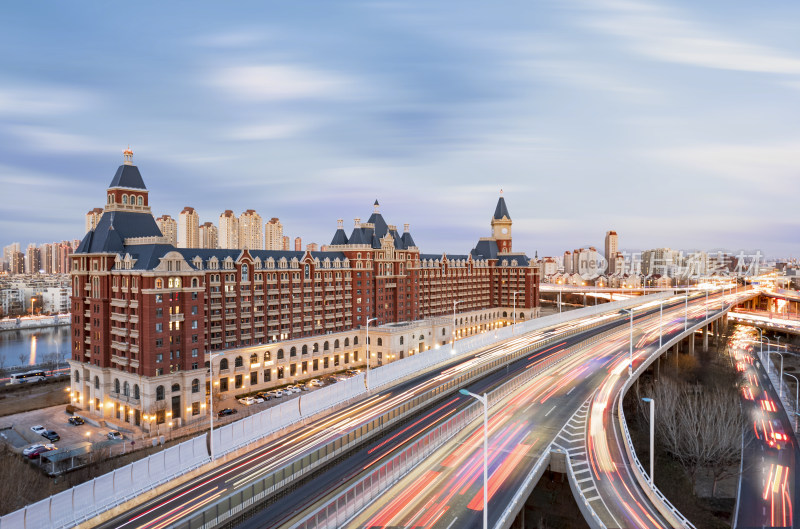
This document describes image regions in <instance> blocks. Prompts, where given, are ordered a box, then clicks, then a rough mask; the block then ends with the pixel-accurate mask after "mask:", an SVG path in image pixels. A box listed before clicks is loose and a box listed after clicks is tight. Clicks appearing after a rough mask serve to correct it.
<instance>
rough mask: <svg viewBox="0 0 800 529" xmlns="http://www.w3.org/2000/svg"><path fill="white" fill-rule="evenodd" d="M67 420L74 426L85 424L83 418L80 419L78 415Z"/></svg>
mask: <svg viewBox="0 0 800 529" xmlns="http://www.w3.org/2000/svg"><path fill="white" fill-rule="evenodd" d="M67 420H68V421H69V423H70V424H71V425H73V426H80V425H81V424H84V420H83V419H82V418H81V417H78V416H77V415H75V416H73V417H70V418H69V419H67Z"/></svg>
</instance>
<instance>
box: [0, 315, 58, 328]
mask: <svg viewBox="0 0 800 529" xmlns="http://www.w3.org/2000/svg"><path fill="white" fill-rule="evenodd" d="M69 322H70V315H69V314H52V315H48V316H20V317H19V318H6V319H3V320H0V332H2V331H19V330H22V329H41V328H43V327H55V326H61V325H69Z"/></svg>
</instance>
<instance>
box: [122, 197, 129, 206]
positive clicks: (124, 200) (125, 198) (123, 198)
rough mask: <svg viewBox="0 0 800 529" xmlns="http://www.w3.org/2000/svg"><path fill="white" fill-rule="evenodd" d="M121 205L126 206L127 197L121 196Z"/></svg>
mask: <svg viewBox="0 0 800 529" xmlns="http://www.w3.org/2000/svg"><path fill="white" fill-rule="evenodd" d="M122 204H123V205H125V206H127V205H128V195H122Z"/></svg>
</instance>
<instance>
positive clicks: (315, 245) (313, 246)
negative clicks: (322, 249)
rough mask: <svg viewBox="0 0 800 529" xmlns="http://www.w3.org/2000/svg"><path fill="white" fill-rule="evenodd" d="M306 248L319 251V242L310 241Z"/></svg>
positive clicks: (310, 250)
mask: <svg viewBox="0 0 800 529" xmlns="http://www.w3.org/2000/svg"><path fill="white" fill-rule="evenodd" d="M306 250H307V251H309V252H318V251H319V244H317V243H315V242H310V243H308V244H306Z"/></svg>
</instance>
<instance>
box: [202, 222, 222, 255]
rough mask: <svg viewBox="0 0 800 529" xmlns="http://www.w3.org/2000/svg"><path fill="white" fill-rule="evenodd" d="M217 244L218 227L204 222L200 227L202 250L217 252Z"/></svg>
mask: <svg viewBox="0 0 800 529" xmlns="http://www.w3.org/2000/svg"><path fill="white" fill-rule="evenodd" d="M217 242H218V241H217V227H216V226H214V224H213V223H211V222H204V223H203V225H202V226H200V243H199V246H200V248H209V249H212V250H215V249H217V248H219V245H218V244H217Z"/></svg>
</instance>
